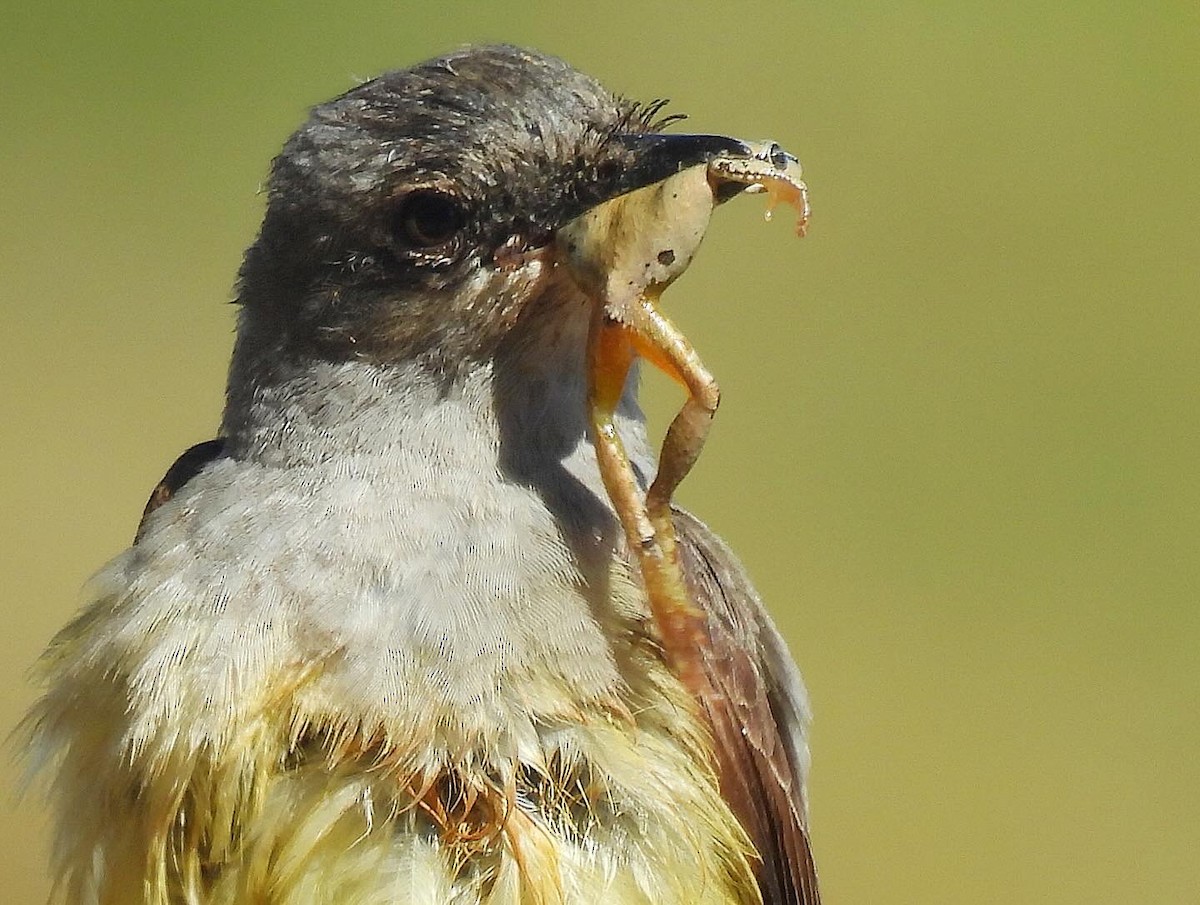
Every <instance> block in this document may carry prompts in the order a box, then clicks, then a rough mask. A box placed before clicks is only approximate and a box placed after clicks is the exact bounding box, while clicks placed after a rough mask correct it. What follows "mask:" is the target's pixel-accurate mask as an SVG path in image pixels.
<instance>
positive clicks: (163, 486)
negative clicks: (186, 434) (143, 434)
mask: <svg viewBox="0 0 1200 905" xmlns="http://www.w3.org/2000/svg"><path fill="white" fill-rule="evenodd" d="M224 451H225V440H224V438H222V437H217V438H216V439H215V440H205V441H204V442H203V443H197V444H196V445H195V446H193V447H191V448H190V449H188V450H187V451H186V452H184V453H183V455H181V456H180V457H179V458H178V459H176V460H175V462H174V464H172V465H171V467H170V468H168V469H167V473H166V474H165V475H163V479H162V480H161V481H159V482H158V485H157V486H156V487H155V488H154V489H153V490H152V491H150V499H148V500H146V508H145V509H143V510H142V518H141V521H139V522H138V529H137V537H141V536H142V528H143V527H144V526H145V524H146V518H147V517H148V516H149V515H150V513H151V512H153V511H154V510H155V509H157V508H158V507H159V506H161V505H162V504H163V503H165V502H166V501H167V500H169V499H171V497H173V496H175V494H177V493H178V492H179V488H180V487H182V486H183V485H184V484H186V483H187V482H188V481H190V480H191V479H192V478H194V477H195V476H196V475H198V474H199V473H200V471H201V470H202V469H203V468H204V466H205V465H207V464H208V463H209V462H211V461H212V460H213V459H216V458H218V457H220V456H221V454H222V453H224ZM135 540H136V538H135Z"/></svg>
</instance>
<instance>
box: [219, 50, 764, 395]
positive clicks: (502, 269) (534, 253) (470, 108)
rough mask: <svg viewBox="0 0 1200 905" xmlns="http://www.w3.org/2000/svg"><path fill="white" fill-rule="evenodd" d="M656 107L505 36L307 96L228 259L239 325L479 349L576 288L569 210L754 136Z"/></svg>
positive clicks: (342, 340) (358, 347)
mask: <svg viewBox="0 0 1200 905" xmlns="http://www.w3.org/2000/svg"><path fill="white" fill-rule="evenodd" d="M660 107H661V105H659V104H651V105H647V106H641V105H638V104H634V103H632V102H629V101H625V100H622V99H619V98H617V97H614V96H613V95H612V94H610V93H609V92H608V91H606V90H605V89H604V88H602V87H601V86H600V85H599V84H598V83H597V82H596V81H594V80H593V79H591V78H589V77H587V76H585V75H583V74H582V73H580V72H577V71H576V70H574V69H572V68H571V67H570V66H568V65H566V64H565V63H563V62H562V61H560V60H558V59H555V58H553V57H547V56H543V55H540V54H536V53H533V52H530V51H525V50H520V49H518V48H514V47H506V46H498V47H484V48H471V49H467V50H463V51H461V52H458V53H454V54H450V55H448V56H445V57H441V58H438V59H435V60H432V61H429V62H426V63H423V64H421V65H418V66H415V67H413V68H411V69H406V70H400V71H395V72H390V73H387V74H385V75H383V76H381V77H379V78H377V79H374V80H372V81H370V82H366V83H364V84H362V85H359V86H358V87H357V88H354V89H353V90H351V91H349V92H347V93H346V94H343V95H341V96H340V97H338V98H335V99H334V100H331V101H329V102H328V103H325V104H322V105H320V106H318V107H316V108H315V109H314V110H313V111H312V114H311V116H310V118H309V120H308V122H307V123H305V124H304V126H302V127H301V128H300V129H299V131H297V132H296V133H295V135H293V136H292V138H291V139H290V140H289V141H288V142H287V144H286V145H285V147H284V148H283V151H282V152H281V153H280V155H279V157H278V158H277V159H276V161H275V164H274V168H273V172H272V174H271V178H270V183H269V189H268V196H269V197H268V205H267V211H266V216H265V219H264V222H263V226H262V231H261V234H260V236H259V238H258V241H257V242H256V243H255V244H254V245H253V246H252V247H251V248H250V250H249V251H248V253H247V255H246V260H245V263H244V265H243V268H242V271H241V281H240V292H239V301H240V302H241V303H242V305H243V309H244V310H243V320H242V330H243V332H244V333H246V332H252V333H253V334H254V335H255V340H254V342H253V344H252V345H253V346H254V347H256V348H257V349H258V350H260V351H261V350H262V349H263V348H264V347H273V349H272V354H274V355H280V354H283V355H288V354H292V355H296V356H304V357H312V356H315V357H317V358H323V359H326V360H343V359H350V358H358V359H367V360H375V361H380V362H383V363H387V362H396V361H412V360H417V359H425V360H427V361H428V363H429V364H430V365H431V367H433V368H435V369H439V370H443V371H446V372H452V371H454V370H455V369H459V368H462V367H470V366H471V365H472V363H474V362H478V361H480V360H482V359H486V358H487V357H489V356H491V355H492V354H493V353H494V350H495V349H496V347H497V345H498V344H499V343H500V342H501V341H502V340H503V339H504V338H505V336H506V335H508V334H509V333H510V332H511V331H512V330H513V328H514V326H515V325H517V324H518V323H519V322H521V320H522V316H523V315H525V314H526V313H527V312H528V311H529V310H530V309H531V308H545V307H546V306H547V305H550V306H553V305H557V306H559V307H570V306H571V304H572V300H574V304H575V305H576V307H578V306H581V305H582V304H583V302H582V297H581V296H580V294H579V293H578V291H572V290H571V289H570V288H569V278H567V277H565V276H564V275H563V274H562V273H561V272H560V270H561V268H559V267H558V266H557V263H558V262H557V260H556V258H555V255H554V253H553V246H554V240H555V235H556V231H558V230H559V229H560V227H562V226H563V225H564V224H565V223H567V222H569V221H571V220H572V219H574V218H576V217H577V216H579V215H580V214H581V213H583V212H584V211H585V210H587V209H589V208H591V207H593V206H595V205H597V204H599V203H601V202H603V201H605V200H607V199H610V198H612V197H614V196H618V195H621V194H623V193H626V192H629V191H630V190H632V189H635V188H638V187H640V186H644V185H647V184H650V183H654V182H657V181H659V180H661V179H663V178H665V177H668V176H670V175H672V174H674V173H676V172H678V171H679V170H680V169H682V168H685V167H688V166H691V165H694V164H698V163H703V162H705V161H707V160H709V159H711V158H712V157H714V156H715V155H717V154H735V155H737V154H744V155H748V154H749V153H750V151H749V149H748V148H747V147H746V146H745V145H744V144H742V143H741V142H738V141H735V140H733V139H727V138H723V137H720V136H688V135H667V134H663V133H661V131H660V129H661V127H662V125H663V124H664V122H665V121H667V120H669V119H670V118H669V117H668V118H664V117H662V116H661V115H660ZM741 187H742V186H740V185H735V184H733V183H731V184H730V189H729V192H730V193H734V192H736V191H737V190H738V189H740V188H741ZM244 338H245V337H244Z"/></svg>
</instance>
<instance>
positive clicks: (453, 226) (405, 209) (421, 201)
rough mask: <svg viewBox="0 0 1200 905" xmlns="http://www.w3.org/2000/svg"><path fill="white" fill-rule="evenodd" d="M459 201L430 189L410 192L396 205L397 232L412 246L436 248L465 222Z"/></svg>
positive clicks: (445, 241)
mask: <svg viewBox="0 0 1200 905" xmlns="http://www.w3.org/2000/svg"><path fill="white" fill-rule="evenodd" d="M466 219H467V218H466V213H465V212H464V211H463V208H462V205H461V204H459V203H458V201H457V200H456V199H454V198H452V197H451V196H449V195H447V194H444V193H442V192H435V191H433V190H431V189H424V190H421V191H416V192H411V193H410V194H408V195H406V196H405V197H404V198H403V199H402V200H401V201H400V205H399V207H397V208H396V214H395V222H394V229H395V231H396V236H397V237H398V238H399V239H400V240H401V241H402V242H403V243H404V244H405V245H408V246H410V247H412V248H436V247H437V246H439V245H445V244H446V243H447V242H449V241H450V240H451V239H453V238H454V237H455V236H456V235H457V234H458V232H459V230H461V229H462V228H463V226H464V225H465V224H466Z"/></svg>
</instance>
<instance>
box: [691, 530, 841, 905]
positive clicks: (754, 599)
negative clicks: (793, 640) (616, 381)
mask: <svg viewBox="0 0 1200 905" xmlns="http://www.w3.org/2000/svg"><path fill="white" fill-rule="evenodd" d="M675 516H676V517H675V526H676V532H677V534H678V539H679V550H680V558H681V560H682V563H683V569H684V573H685V575H686V577H687V581H688V584H689V587H690V589H691V591H692V593H693V595H694V598H695V600H696V602H697V604H698V605H699V606H700V608H701V609H702V610H704V612H705V613H706V614H707V616H708V634H709V639H710V640H709V645H708V648H707V650H705V651H704V652H703V657H702V659H703V662H704V668H705V672H706V674H707V676H708V680H709V683H710V684H711V686H712V692H711V694H706V695H705V696H704V700H702V702H701V703H702V704H703V707H704V711H705V713H706V715H707V716H708V721H709V724H710V726H711V728H712V733H713V741H714V744H715V746H716V754H717V762H718V767H719V769H720V775H721V792H722V794H723V795H724V796H725V799H726V801H728V802H729V805H730V807H731V808H733V811H734V813H735V814H737V816H738V819H739V820H740V821H741V822H742V826H744V827H745V829H746V831H747V832H748V833H749V835H750V838H751V839H752V840H753V842H754V844H755V846H756V847H757V849H758V852H759V855H760V857H761V858H762V864H761V866H760V867H759V870H758V881H759V887H760V889H761V890H762V896H763V902H764V905H818V903H819V902H820V901H821V897H820V895H819V893H818V891H817V872H816V867H815V865H814V863H813V858H812V850H811V848H810V846H809V839H808V828H807V807H806V803H805V797H804V796H805V792H804V778H805V773H806V772H807V768H808V748H807V744H806V742H805V738H804V737H805V732H806V729H807V724H808V711H807V706H806V703H805V695H804V689H803V686H802V685H801V684H800V678H799V674H798V672H797V670H796V667H795V665H794V664H793V663H792V660H791V657H790V656H789V654H788V653H787V647H786V646H785V645H784V642H783V639H782V638H781V637H780V635H779V633H778V631H777V630H776V629H775V626H774V624H773V623H772V622H771V619H770V617H769V616H768V615H767V612H766V610H765V609H764V607H763V605H762V601H761V600H760V599H759V597H758V595H757V593H755V591H754V587H753V586H752V585H751V583H750V579H749V577H748V576H747V575H746V571H745V569H744V568H743V567H742V565H741V563H740V562H738V560H737V558H736V557H735V556H734V555H733V552H732V551H731V550H730V549H729V548H728V547H727V546H726V545H725V543H724V542H723V541H722V540H721V539H720V538H718V537H717V536H716V535H715V534H713V533H712V532H711V531H710V530H709V529H708V528H707V526H705V525H704V523H703V522H701V521H700V520H699V519H697V518H695V517H694V516H692V515H690V514H688V513H687V512H684V511H682V510H676V514H675Z"/></svg>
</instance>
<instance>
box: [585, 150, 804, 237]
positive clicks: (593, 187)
mask: <svg viewBox="0 0 1200 905" xmlns="http://www.w3.org/2000/svg"><path fill="white" fill-rule="evenodd" d="M608 149H609V152H610V156H608V157H607V158H606V159H604V160H603V161H602V162H600V164H599V165H598V166H597V167H596V169H595V171H594V178H592V179H590V180H587V181H586V182H585V184H584V185H583V186H582V187H581V190H580V192H579V194H578V196H577V198H576V203H575V204H574V205H571V207H572V210H571V211H569V212H568V217H567V218H566V219H570V218H571V217H573V216H575V215H577V214H581V213H583V211H585V210H587V209H588V208H590V207H593V206H595V205H597V204H601V203H602V202H605V201H608V200H609V199H610V198H616V197H617V196H618V195H624V194H625V193H626V192H632V191H633V190H634V189H640V188H642V187H643V186H647V185H652V184H653V183H655V182H661V181H662V180H664V179H666V178H668V177H669V176H674V175H675V174H676V173H678V172H679V171H680V170H686V169H687V168H688V167H693V166H697V165H700V164H707V163H708V162H710V161H711V160H713V159H714V158H716V157H732V158H735V159H736V158H742V159H749V158H752V157H754V156H755V153H754V149H753V148H751V147H750V146H749V145H748V144H746V142H744V141H741V140H740V139H737V138H729V137H728V136H725V135H666V134H663V133H660V132H638V133H624V134H620V135H617V136H615V137H614V138H613V139H612V141H611V142H610V143H609V146H608ZM768 153H769V154H771V155H775V154H779V155H784V154H785V152H784V151H783V149H782V148H779V146H778V145H772V146H771V148H770V149H769V152H768ZM758 156H760V157H762V156H764V155H763V152H762V151H760V152H759V155H758ZM785 156H786V155H785ZM767 159H769V160H772V161H773V160H774V156H768V157H767ZM744 188H746V184H745V183H741V182H728V183H722V184H721V185H718V186H717V187H716V192H717V201H718V202H721V201H727V200H729V199H730V198H732V197H733V196H734V195H736V194H737V193H738V192H740V191H742V190H743V189H744Z"/></svg>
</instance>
